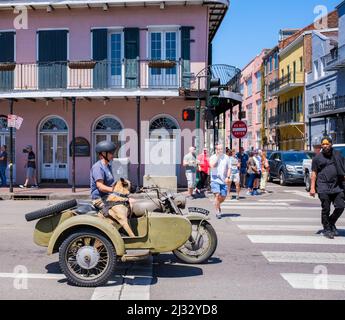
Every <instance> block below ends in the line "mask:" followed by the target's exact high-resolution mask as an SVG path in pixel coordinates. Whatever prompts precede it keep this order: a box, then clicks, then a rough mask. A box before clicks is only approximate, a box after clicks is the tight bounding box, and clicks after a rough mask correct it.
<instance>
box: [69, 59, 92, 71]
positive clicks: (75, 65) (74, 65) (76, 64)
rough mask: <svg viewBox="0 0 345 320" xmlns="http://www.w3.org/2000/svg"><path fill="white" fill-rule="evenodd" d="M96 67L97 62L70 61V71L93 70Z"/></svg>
mask: <svg viewBox="0 0 345 320" xmlns="http://www.w3.org/2000/svg"><path fill="white" fill-rule="evenodd" d="M95 65H96V61H92V60H89V61H69V62H68V67H69V68H70V69H93V68H94V67H95Z"/></svg>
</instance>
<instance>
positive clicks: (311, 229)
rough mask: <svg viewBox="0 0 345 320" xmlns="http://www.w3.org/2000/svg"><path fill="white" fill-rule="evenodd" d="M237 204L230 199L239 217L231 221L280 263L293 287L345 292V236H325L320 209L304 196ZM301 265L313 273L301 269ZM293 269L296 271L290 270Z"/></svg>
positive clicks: (267, 256) (265, 254)
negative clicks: (344, 266) (331, 238)
mask: <svg viewBox="0 0 345 320" xmlns="http://www.w3.org/2000/svg"><path fill="white" fill-rule="evenodd" d="M231 203H233V202H232V201H226V202H225V205H224V207H223V206H222V208H224V209H225V210H223V211H225V212H228V211H229V209H230V208H231V213H238V217H236V216H233V215H231V216H230V217H228V220H230V221H231V222H232V223H235V224H236V226H237V227H238V228H239V229H240V230H241V231H242V232H244V233H245V235H246V237H247V239H248V240H249V241H250V242H251V243H252V244H253V245H255V246H257V247H258V248H259V250H260V253H261V254H262V256H263V257H264V258H265V259H266V261H267V262H268V263H269V265H273V266H279V267H278V273H279V275H280V277H281V279H283V281H285V282H286V283H287V284H288V285H289V286H290V287H291V288H293V289H296V290H321V291H324V292H328V291H334V290H336V291H345V269H344V270H343V269H342V268H341V266H343V265H345V237H336V238H335V239H334V240H330V239H327V238H325V237H323V236H322V234H320V230H321V229H322V227H321V225H320V223H321V218H320V210H321V209H320V207H317V206H315V205H314V206H313V205H312V204H311V202H308V203H306V202H305V200H301V199H275V200H273V199H272V200H270V199H268V200H267V199H260V200H259V201H253V202H252V203H251V204H249V203H246V202H242V203H241V202H237V203H233V204H232V205H231ZM310 205H312V207H310ZM248 208H249V209H253V210H248ZM265 208H266V210H265ZM312 213H314V214H312ZM338 224H339V225H338V229H339V230H344V229H345V223H344V222H342V221H339V223H338ZM276 248H277V250H274V249H276ZM343 248H344V250H342V249H343ZM337 251H338V252H337ZM303 266H304V267H303ZM336 266H338V268H337V267H336ZM279 269H280V270H279ZM298 269H301V270H302V271H306V270H310V272H300V273H297V272H296V270H298ZM274 270H277V269H276V267H275V268H274ZM290 270H292V271H293V272H286V271H290ZM301 270H300V271H301ZM329 270H332V272H330V271H329ZM334 270H337V271H334ZM339 270H341V271H339ZM342 270H343V271H342ZM331 273H332V274H331ZM333 273H334V274H333ZM336 273H339V274H336Z"/></svg>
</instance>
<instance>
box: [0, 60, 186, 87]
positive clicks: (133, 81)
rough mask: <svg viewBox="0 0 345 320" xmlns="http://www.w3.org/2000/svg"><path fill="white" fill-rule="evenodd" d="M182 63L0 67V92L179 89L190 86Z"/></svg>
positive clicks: (67, 63)
mask: <svg viewBox="0 0 345 320" xmlns="http://www.w3.org/2000/svg"><path fill="white" fill-rule="evenodd" d="M191 81H192V79H191V76H190V74H188V75H187V73H184V72H183V62H182V60H180V61H152V60H151V61H149V60H137V59H133V60H123V61H119V62H118V63H116V62H110V61H97V62H95V61H79V62H68V61H63V62H39V63H18V64H14V63H13V64H11V63H7V64H4V63H3V64H2V63H0V92H1V91H2V92H8V91H14V92H15V91H45V90H78V89H79V90H111V89H155V90H160V89H165V90H166V89H179V88H188V87H189V86H190V85H191Z"/></svg>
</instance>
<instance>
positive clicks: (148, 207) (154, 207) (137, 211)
mask: <svg viewBox="0 0 345 320" xmlns="http://www.w3.org/2000/svg"><path fill="white" fill-rule="evenodd" d="M156 202H157V203H156ZM131 209H132V213H133V214H134V215H135V216H136V217H142V216H143V215H144V214H145V213H146V211H149V212H163V208H162V207H161V205H160V203H158V200H157V199H155V202H153V201H152V200H139V199H138V200H137V201H136V202H134V203H133V204H132V206H131Z"/></svg>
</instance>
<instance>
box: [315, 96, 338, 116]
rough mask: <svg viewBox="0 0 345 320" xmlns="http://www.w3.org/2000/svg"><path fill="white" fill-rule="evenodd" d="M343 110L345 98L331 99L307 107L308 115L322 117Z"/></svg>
mask: <svg viewBox="0 0 345 320" xmlns="http://www.w3.org/2000/svg"><path fill="white" fill-rule="evenodd" d="M339 109H345V96H338V97H333V98H330V99H325V100H322V101H319V102H315V103H312V104H310V105H309V115H310V116H315V115H322V114H325V113H332V112H333V111H335V112H336V111H338V110H339Z"/></svg>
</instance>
